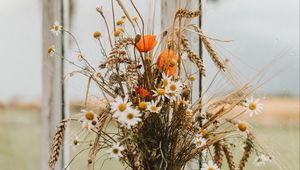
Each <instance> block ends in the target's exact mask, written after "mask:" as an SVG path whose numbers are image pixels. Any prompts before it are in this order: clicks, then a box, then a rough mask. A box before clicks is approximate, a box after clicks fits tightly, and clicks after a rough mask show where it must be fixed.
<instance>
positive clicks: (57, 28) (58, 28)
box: [50, 21, 62, 36]
mask: <svg viewBox="0 0 300 170" xmlns="http://www.w3.org/2000/svg"><path fill="white" fill-rule="evenodd" d="M61 30H62V26H61V25H60V24H59V22H58V21H56V22H55V23H54V24H53V26H52V29H51V30H50V31H51V32H52V33H53V34H54V35H56V36H57V35H58V34H59V33H60V32H61Z"/></svg>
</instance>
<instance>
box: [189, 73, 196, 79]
mask: <svg viewBox="0 0 300 170" xmlns="http://www.w3.org/2000/svg"><path fill="white" fill-rule="evenodd" d="M188 79H189V80H190V81H195V80H196V76H195V75H192V74H191V75H189V78H188Z"/></svg>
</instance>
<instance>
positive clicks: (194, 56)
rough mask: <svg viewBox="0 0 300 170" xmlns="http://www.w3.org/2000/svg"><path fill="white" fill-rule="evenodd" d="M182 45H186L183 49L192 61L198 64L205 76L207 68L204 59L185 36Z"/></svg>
mask: <svg viewBox="0 0 300 170" xmlns="http://www.w3.org/2000/svg"><path fill="white" fill-rule="evenodd" d="M182 45H183V47H184V49H183V51H185V52H186V53H187V56H188V58H189V59H190V61H192V62H193V63H194V64H196V66H197V67H198V69H199V70H200V72H201V74H202V75H203V76H205V68H204V64H203V60H202V59H201V58H200V57H199V56H198V55H197V54H196V53H195V52H193V50H192V49H191V46H190V44H189V41H188V40H187V39H186V38H185V37H184V36H182Z"/></svg>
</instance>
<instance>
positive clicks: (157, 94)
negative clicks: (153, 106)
mask: <svg viewBox="0 0 300 170" xmlns="http://www.w3.org/2000/svg"><path fill="white" fill-rule="evenodd" d="M152 92H154V95H153V96H154V97H157V98H158V101H160V100H163V101H164V100H165V98H166V97H168V96H167V93H166V90H165V89H164V88H157V89H156V90H152Z"/></svg>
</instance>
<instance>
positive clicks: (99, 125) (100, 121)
mask: <svg viewBox="0 0 300 170" xmlns="http://www.w3.org/2000/svg"><path fill="white" fill-rule="evenodd" d="M106 118H107V114H106V111H105V110H104V111H101V113H100V115H99V116H98V117H97V119H98V123H97V125H96V129H97V131H96V132H97V134H96V138H95V140H94V144H93V146H92V148H91V150H90V152H89V159H88V169H93V167H94V164H95V158H96V155H97V153H98V152H99V142H100V137H101V134H102V129H103V127H104V124H105V122H106Z"/></svg>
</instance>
